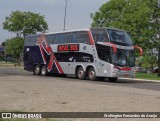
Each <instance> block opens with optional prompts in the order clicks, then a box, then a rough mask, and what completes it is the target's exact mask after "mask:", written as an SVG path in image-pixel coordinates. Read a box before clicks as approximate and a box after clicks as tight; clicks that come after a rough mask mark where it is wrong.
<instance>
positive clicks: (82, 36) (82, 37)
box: [77, 31, 90, 44]
mask: <svg viewBox="0 0 160 121" xmlns="http://www.w3.org/2000/svg"><path fill="white" fill-rule="evenodd" d="M77 42H78V43H86V44H90V41H89V36H88V32H86V31H82V32H78V33H77Z"/></svg>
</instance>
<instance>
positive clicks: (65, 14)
mask: <svg viewBox="0 0 160 121" xmlns="http://www.w3.org/2000/svg"><path fill="white" fill-rule="evenodd" d="M65 1H66V4H65V11H64V28H63V30H64V31H65V30H66V16H67V2H68V0H65Z"/></svg>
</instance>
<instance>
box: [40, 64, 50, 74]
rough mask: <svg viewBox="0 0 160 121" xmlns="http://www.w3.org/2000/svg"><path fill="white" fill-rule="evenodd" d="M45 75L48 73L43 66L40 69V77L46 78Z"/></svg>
mask: <svg viewBox="0 0 160 121" xmlns="http://www.w3.org/2000/svg"><path fill="white" fill-rule="evenodd" d="M47 73H48V71H47V67H46V65H43V66H42V67H41V75H42V76H47Z"/></svg>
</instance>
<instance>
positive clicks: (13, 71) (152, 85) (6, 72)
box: [0, 68, 160, 91]
mask: <svg viewBox="0 0 160 121" xmlns="http://www.w3.org/2000/svg"><path fill="white" fill-rule="evenodd" d="M11 75H21V76H33V77H37V76H35V75H33V73H32V72H27V71H25V70H23V69H22V68H18V69H17V68H0V76H11ZM53 77H54V76H47V77H42V78H53ZM56 78H61V77H54V79H56ZM63 80H66V81H80V82H83V83H94V84H103V85H112V86H125V87H134V88H138V89H147V90H155V91H160V83H159V82H156V81H155V82H152V81H137V80H134V79H133V80H126V79H119V80H118V81H117V82H110V81H108V80H107V79H106V80H104V81H90V80H78V79H76V78H75V76H72V75H71V76H68V77H67V78H63Z"/></svg>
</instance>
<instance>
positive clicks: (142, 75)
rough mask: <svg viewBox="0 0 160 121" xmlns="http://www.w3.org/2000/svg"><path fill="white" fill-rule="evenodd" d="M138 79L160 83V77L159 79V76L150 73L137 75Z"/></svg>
mask: <svg viewBox="0 0 160 121" xmlns="http://www.w3.org/2000/svg"><path fill="white" fill-rule="evenodd" d="M136 78H139V79H148V80H158V81H160V77H158V76H157V74H150V73H137V74H136Z"/></svg>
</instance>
